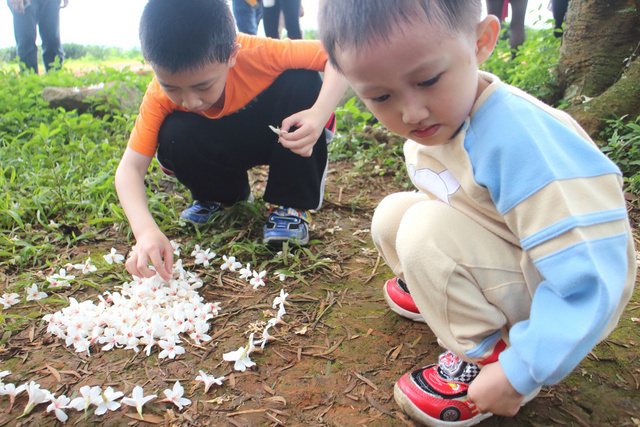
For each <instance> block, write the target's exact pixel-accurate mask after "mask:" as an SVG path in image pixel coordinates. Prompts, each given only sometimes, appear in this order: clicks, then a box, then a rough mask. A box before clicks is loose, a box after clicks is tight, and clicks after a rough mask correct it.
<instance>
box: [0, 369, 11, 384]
mask: <svg viewBox="0 0 640 427" xmlns="http://www.w3.org/2000/svg"><path fill="white" fill-rule="evenodd" d="M7 375H11V371H2V372H0V380H2V378H4V377H6V376H7ZM1 383H2V381H0V384H1Z"/></svg>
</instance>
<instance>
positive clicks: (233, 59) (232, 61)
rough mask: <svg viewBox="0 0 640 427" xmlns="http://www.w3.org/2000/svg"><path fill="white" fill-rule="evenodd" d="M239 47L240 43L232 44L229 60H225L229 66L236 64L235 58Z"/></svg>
mask: <svg viewBox="0 0 640 427" xmlns="http://www.w3.org/2000/svg"><path fill="white" fill-rule="evenodd" d="M241 47H242V45H241V44H240V43H236V44H235V45H233V51H232V52H231V56H230V57H229V61H227V63H228V64H229V68H231V67H233V66H234V65H236V59H238V52H240V48H241Z"/></svg>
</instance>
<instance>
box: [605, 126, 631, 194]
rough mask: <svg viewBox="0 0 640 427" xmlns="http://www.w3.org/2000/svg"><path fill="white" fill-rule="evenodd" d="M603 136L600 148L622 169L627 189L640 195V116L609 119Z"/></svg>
mask: <svg viewBox="0 0 640 427" xmlns="http://www.w3.org/2000/svg"><path fill="white" fill-rule="evenodd" d="M601 136H602V137H603V140H604V141H605V142H603V143H602V144H601V147H600V148H601V149H602V151H603V152H604V153H605V154H606V155H607V156H609V158H610V159H611V160H613V161H614V162H615V163H616V164H617V165H618V167H619V168H620V170H621V171H622V174H623V176H624V182H625V184H626V186H627V188H626V190H627V191H629V192H631V193H633V194H636V195H640V116H638V117H637V118H636V119H635V121H634V120H628V119H627V116H623V117H620V118H619V119H616V120H607V128H606V129H605V130H604V131H603V132H602V135H601Z"/></svg>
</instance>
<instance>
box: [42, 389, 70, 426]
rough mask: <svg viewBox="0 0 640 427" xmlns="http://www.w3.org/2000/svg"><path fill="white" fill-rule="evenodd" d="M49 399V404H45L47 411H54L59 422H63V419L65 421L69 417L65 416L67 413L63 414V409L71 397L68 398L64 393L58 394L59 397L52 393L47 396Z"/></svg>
mask: <svg viewBox="0 0 640 427" xmlns="http://www.w3.org/2000/svg"><path fill="white" fill-rule="evenodd" d="M49 401H50V402H51V404H49V406H47V412H51V411H54V413H55V415H56V418H57V419H58V420H59V421H60V422H61V423H64V422H65V421H67V419H68V418H69V417H68V416H67V414H65V412H64V411H63V409H67V408H68V406H67V405H68V404H69V402H70V401H71V399H69V398H68V397H67V396H65V395H64V394H63V395H62V396H60V397H55V396H54V395H53V394H52V395H51V396H49Z"/></svg>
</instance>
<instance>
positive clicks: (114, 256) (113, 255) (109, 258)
mask: <svg viewBox="0 0 640 427" xmlns="http://www.w3.org/2000/svg"><path fill="white" fill-rule="evenodd" d="M102 258H104V260H105V261H106V262H107V264H113V263H114V262H115V263H116V264H122V261H124V255H120V254H119V253H118V251H117V250H116V248H111V252H109V253H108V254H107V255H102ZM89 259H91V258H89Z"/></svg>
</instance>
